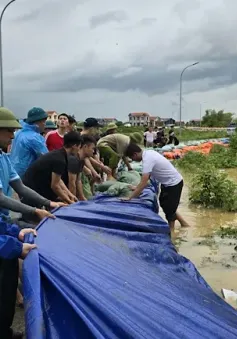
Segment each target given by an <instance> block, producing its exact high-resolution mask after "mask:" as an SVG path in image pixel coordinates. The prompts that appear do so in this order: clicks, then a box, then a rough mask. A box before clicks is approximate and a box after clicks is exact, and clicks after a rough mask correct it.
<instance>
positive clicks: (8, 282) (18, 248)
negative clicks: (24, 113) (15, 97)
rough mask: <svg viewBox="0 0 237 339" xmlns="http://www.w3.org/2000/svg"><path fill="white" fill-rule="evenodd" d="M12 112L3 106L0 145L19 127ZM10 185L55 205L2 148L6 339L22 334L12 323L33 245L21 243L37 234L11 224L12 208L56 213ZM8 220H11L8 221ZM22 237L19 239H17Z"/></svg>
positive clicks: (0, 264) (0, 265) (0, 312)
mask: <svg viewBox="0 0 237 339" xmlns="http://www.w3.org/2000/svg"><path fill="white" fill-rule="evenodd" d="M20 127H21V126H20V124H19V123H18V122H17V120H16V118H15V116H14V115H13V113H12V112H11V111H9V110H7V109H6V108H4V107H1V108H0V148H1V149H6V147H7V146H8V145H10V143H11V140H12V139H13V138H14V131H15V129H17V128H20ZM10 186H11V187H12V188H14V190H15V191H16V193H18V194H21V195H23V196H24V197H27V198H28V199H29V200H32V201H35V202H36V203H40V204H41V205H44V206H46V207H48V208H50V207H51V208H55V207H57V206H58V204H56V203H53V202H51V201H49V200H47V199H45V198H43V197H41V196H39V195H38V194H37V193H35V192H33V191H31V190H30V189H28V188H27V187H25V186H24V185H23V184H22V181H21V179H20V177H19V176H18V174H17V173H16V171H15V170H14V168H13V166H12V164H11V162H10V159H9V156H8V154H6V153H4V152H3V151H2V150H1V151H0V337H1V338H5V339H13V338H15V339H17V338H18V339H20V338H22V334H19V333H18V334H17V333H13V331H12V330H11V325H12V321H13V317H14V311H15V303H16V290H17V283H18V258H19V257H21V258H23V259H24V258H25V257H26V255H27V254H28V253H29V251H30V250H31V249H33V248H34V247H35V246H34V245H29V244H24V243H22V242H23V240H24V235H25V234H26V233H28V232H32V233H34V234H36V233H35V231H33V230H32V229H27V230H22V231H20V230H19V228H18V227H17V226H16V225H12V220H11V218H10V215H9V210H10V211H14V212H18V213H22V214H23V215H26V216H29V217H31V216H32V217H33V216H35V217H37V218H38V219H39V220H41V219H43V218H44V217H54V216H53V215H51V214H50V213H49V212H48V211H45V210H40V209H36V208H33V207H31V206H26V205H24V204H22V203H21V202H20V201H17V200H14V199H12V198H10V197H9V196H7V195H8V192H9V188H10ZM7 221H8V222H9V223H7ZM17 239H18V240H19V241H18V240H17Z"/></svg>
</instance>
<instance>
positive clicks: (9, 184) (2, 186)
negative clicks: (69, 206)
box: [0, 107, 58, 222]
mask: <svg viewBox="0 0 237 339" xmlns="http://www.w3.org/2000/svg"><path fill="white" fill-rule="evenodd" d="M16 128H20V124H19V123H18V122H17V120H16V118H15V116H14V114H13V113H12V112H11V111H9V110H8V109H6V108H4V107H1V108H0V218H1V219H2V220H4V221H7V222H11V218H10V215H9V211H13V212H17V213H21V214H23V215H24V216H27V217H28V216H29V217H37V218H38V219H40V220H41V219H43V218H44V217H53V216H52V215H51V214H50V213H49V212H48V211H45V210H42V209H37V208H32V207H31V206H27V205H25V204H22V203H21V202H20V201H18V200H15V199H12V198H11V197H10V194H9V191H10V188H13V189H14V190H15V192H16V193H17V194H18V195H20V196H22V197H24V198H26V199H28V200H31V201H32V202H35V203H36V204H37V205H41V206H44V207H47V208H55V207H57V206H58V204H56V203H55V202H53V201H50V200H48V199H45V198H44V197H42V196H40V195H39V194H37V193H36V192H34V191H32V190H30V189H29V188H27V187H26V186H24V185H23V183H22V181H21V179H20V177H19V175H18V174H17V173H16V171H15V169H14V168H13V166H12V164H11V161H10V159H9V155H8V154H6V153H4V152H3V151H1V149H4V148H5V147H7V146H8V145H9V144H10V143H11V140H12V139H13V138H14V131H15V129H16Z"/></svg>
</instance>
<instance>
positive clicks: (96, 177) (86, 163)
mask: <svg viewBox="0 0 237 339" xmlns="http://www.w3.org/2000/svg"><path fill="white" fill-rule="evenodd" d="M85 166H86V167H87V168H89V169H90V170H91V173H92V176H93V178H94V179H97V180H101V177H100V175H99V174H98V173H97V172H96V170H95V169H94V167H93V166H92V164H91V161H90V158H85Z"/></svg>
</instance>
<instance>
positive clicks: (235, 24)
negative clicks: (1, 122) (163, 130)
mask: <svg viewBox="0 0 237 339" xmlns="http://www.w3.org/2000/svg"><path fill="white" fill-rule="evenodd" d="M7 1H8V0H0V8H3V7H4V5H5V4H6V3H7ZM236 12H237V1H236V0H208V1H206V0H205V1H204V0H192V1H190V0H159V1H158V0H149V1H144V0H126V1H125V0H120V1H115V0H67V1H65V0H40V1H38V0H16V1H15V2H14V3H12V4H11V5H10V6H9V7H8V8H7V10H6V12H5V14H4V17H3V21H2V41H3V76H4V105H5V106H6V107H8V108H9V109H11V110H12V111H13V112H14V113H15V114H16V115H17V116H18V117H20V118H24V117H26V115H27V112H28V110H29V109H30V108H32V107H33V106H39V107H42V108H44V109H45V110H56V111H57V112H59V113H60V112H67V113H68V114H74V115H75V116H76V118H77V119H78V120H80V121H82V120H84V119H85V118H86V117H115V118H117V119H118V120H122V121H127V120H128V114H129V113H130V112H148V113H149V114H151V115H152V116H159V117H162V118H170V117H172V118H174V119H175V120H179V88H180V87H179V86H180V74H181V72H182V70H183V68H184V67H186V66H188V65H190V64H193V63H194V62H199V64H198V65H196V66H193V67H190V68H188V69H187V70H186V71H185V72H184V73H183V81H182V85H183V86H182V87H183V95H182V98H183V99H182V120H186V121H187V120H191V119H199V118H200V115H203V114H204V113H205V109H208V108H212V109H217V110H219V109H224V110H225V111H231V112H236V113H237V67H235V65H236V57H237V44H236V41H235V40H236V39H235V37H236V32H237V20H236Z"/></svg>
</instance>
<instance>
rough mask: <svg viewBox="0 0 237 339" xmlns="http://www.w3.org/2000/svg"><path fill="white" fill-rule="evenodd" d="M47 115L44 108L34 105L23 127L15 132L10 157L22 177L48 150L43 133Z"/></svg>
mask: <svg viewBox="0 0 237 339" xmlns="http://www.w3.org/2000/svg"><path fill="white" fill-rule="evenodd" d="M47 117H48V115H47V113H46V112H45V111H44V110H43V109H42V108H39V107H33V108H32V109H31V110H29V112H28V115H27V119H25V121H24V124H23V128H22V129H21V130H20V131H18V132H16V134H15V138H14V141H13V143H12V148H11V155H10V159H11V163H12V165H13V167H14V168H15V170H16V172H17V173H18V175H19V176H20V177H21V178H22V177H23V175H24V173H25V171H26V170H27V168H28V167H29V166H30V165H31V164H32V163H33V162H34V161H35V160H36V159H38V157H39V156H41V155H42V154H45V153H47V152H48V149H47V147H46V143H45V139H44V138H43V137H42V135H41V133H42V132H43V131H44V128H45V122H46V119H47Z"/></svg>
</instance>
